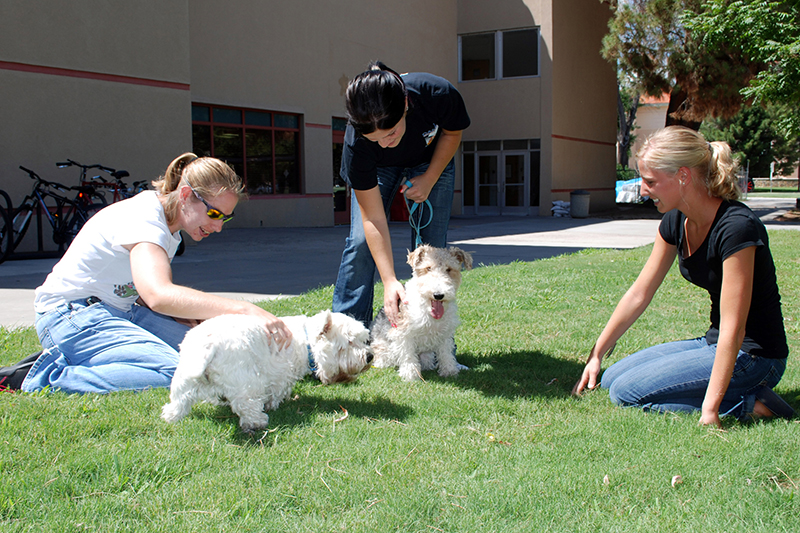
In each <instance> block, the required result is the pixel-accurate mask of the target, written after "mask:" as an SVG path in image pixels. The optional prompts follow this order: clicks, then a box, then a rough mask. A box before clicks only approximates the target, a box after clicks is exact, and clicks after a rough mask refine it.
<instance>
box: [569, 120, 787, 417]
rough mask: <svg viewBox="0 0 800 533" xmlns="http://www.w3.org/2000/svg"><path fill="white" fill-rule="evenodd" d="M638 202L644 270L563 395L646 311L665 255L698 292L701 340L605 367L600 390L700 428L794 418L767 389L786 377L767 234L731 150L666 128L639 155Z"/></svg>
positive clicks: (582, 383)
mask: <svg viewBox="0 0 800 533" xmlns="http://www.w3.org/2000/svg"><path fill="white" fill-rule="evenodd" d="M637 158H638V162H639V171H640V173H641V175H642V195H643V196H649V197H650V198H651V199H652V200H653V202H654V203H655V205H656V206H657V208H658V210H659V212H661V213H666V214H665V215H664V217H663V219H662V221H661V225H660V227H659V233H658V235H657V236H656V240H655V244H654V245H653V251H652V252H651V254H650V258H649V259H648V260H647V263H646V264H645V266H644V268H643V269H642V272H641V273H640V274H639V277H638V278H637V279H636V281H635V282H634V284H633V285H632V286H631V288H630V289H628V292H626V293H625V295H624V296H623V297H622V299H621V300H620V302H619V303H618V304H617V307H616V309H615V310H614V313H613V314H612V315H611V318H610V319H609V321H608V323H607V324H606V326H605V328H604V329H603V332H602V333H601V334H600V337H599V338H598V339H597V342H596V343H595V345H594V347H593V348H592V351H591V353H590V355H589V359H588V361H587V363H586V368H585V369H584V371H583V375H582V376H581V379H580V380H579V381H578V383H576V384H575V388H574V389H573V393H575V394H579V393H580V392H581V391H583V390H584V388H587V387H588V388H590V389H592V388H594V387H595V386H596V385H597V378H598V376H599V374H600V364H601V361H602V358H603V356H604V354H608V353H610V352H611V351H612V350H613V348H614V346H615V344H616V342H617V340H618V339H619V338H620V337H621V336H622V335H623V334H624V333H625V331H627V329H628V328H629V327H630V326H631V325H633V323H634V322H635V321H636V319H637V318H638V317H639V316H640V315H641V314H642V313H643V312H644V310H645V309H646V308H647V306H648V305H649V303H650V301H651V300H652V298H653V295H654V294H655V292H656V290H657V289H658V287H659V286H660V285H661V283H662V281H663V280H664V277H665V276H666V275H667V272H668V271H669V269H670V267H671V265H672V263H673V261H674V260H675V257H676V256H677V257H678V263H679V266H680V271H681V274H682V275H683V277H684V278H686V279H687V280H688V281H689V282H691V283H693V284H695V285H697V286H699V287H702V288H703V289H705V290H706V291H708V293H709V296H710V297H711V315H710V319H711V324H710V327H709V329H708V330H707V331H706V333H705V336H703V337H700V338H698V339H693V340H684V341H676V342H670V343H666V344H661V345H658V346H653V347H650V348H647V349H644V350H642V351H640V352H637V353H635V354H633V355H630V356H629V357H626V358H625V359H622V360H621V361H619V362H617V363H615V364H614V365H612V366H611V367H610V368H608V369H607V370H606V371H605V373H604V374H603V378H602V382H601V385H602V386H603V387H604V388H608V389H609V394H610V396H611V399H612V401H614V402H615V403H617V404H619V405H623V406H636V407H642V408H644V409H649V410H654V411H695V410H699V411H701V415H700V423H701V424H704V425H705V424H711V425H716V426H720V416H721V415H733V416H736V417H737V418H739V419H746V418H748V417H751V416H753V415H755V416H762V417H771V416H776V415H777V416H783V417H786V418H789V417H791V416H793V414H794V412H793V410H792V408H791V407H790V406H789V405H788V404H786V403H785V402H784V401H783V400H782V399H781V398H780V397H779V396H778V395H777V394H775V393H774V392H773V391H772V387H774V386H775V385H776V384H777V383H778V381H779V380H780V378H781V376H782V375H783V372H784V370H785V368H786V357H787V355H788V347H787V345H786V334H785V332H784V329H783V317H782V314H781V302H780V295H779V293H778V285H777V283H776V277H775V265H774V263H773V261H772V255H771V253H770V250H769V240H768V236H767V231H766V228H765V227H764V225H763V224H762V223H761V221H760V220H759V219H758V217H757V216H756V215H755V214H753V212H752V211H751V210H750V209H749V208H748V207H747V206H746V205H744V204H742V203H740V202H738V201H736V199H737V198H738V197H739V194H740V193H739V188H738V180H737V178H736V173H735V164H734V162H733V160H732V158H731V151H730V147H729V146H728V145H727V144H726V143H723V142H715V143H708V142H707V141H706V140H705V138H703V136H702V135H701V134H699V133H697V132H696V131H693V130H690V129H688V128H683V127H678V126H672V127H668V128H665V129H663V130H660V131H658V132H656V133H655V134H653V135H652V136H651V137H650V138H649V139H648V140H647V142H645V144H644V146H643V147H642V148H641V150H640V151H639V153H638V155H637Z"/></svg>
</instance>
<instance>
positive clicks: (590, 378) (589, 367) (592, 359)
mask: <svg viewBox="0 0 800 533" xmlns="http://www.w3.org/2000/svg"><path fill="white" fill-rule="evenodd" d="M601 362H602V361H601V359H600V357H599V356H595V355H594V354H593V355H590V356H589V360H588V361H587V362H586V366H585V367H584V368H583V374H581V379H579V380H578V382H577V383H576V384H575V386H574V387H572V394H573V396H580V394H581V392H583V390H584V389H586V388H588V389H594V388H595V387H597V377H598V376H599V375H600V363H601Z"/></svg>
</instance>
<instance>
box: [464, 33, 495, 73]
mask: <svg viewBox="0 0 800 533" xmlns="http://www.w3.org/2000/svg"><path fill="white" fill-rule="evenodd" d="M494 41H495V34H494V32H492V33H480V34H476V35H462V36H461V79H462V80H488V79H494V77H495V68H494V63H495V57H494V56H495V53H494Z"/></svg>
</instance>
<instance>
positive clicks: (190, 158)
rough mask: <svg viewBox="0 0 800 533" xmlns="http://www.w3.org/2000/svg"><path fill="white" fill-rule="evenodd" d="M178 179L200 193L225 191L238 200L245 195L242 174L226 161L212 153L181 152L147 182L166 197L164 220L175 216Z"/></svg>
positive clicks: (172, 220)
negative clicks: (211, 155)
mask: <svg viewBox="0 0 800 533" xmlns="http://www.w3.org/2000/svg"><path fill="white" fill-rule="evenodd" d="M181 183H185V184H187V185H189V186H190V187H191V188H192V189H194V190H195V191H197V193H198V194H199V195H200V196H203V197H206V196H216V195H217V194H219V193H221V192H225V191H229V192H232V193H234V194H236V196H238V197H239V199H240V200H241V199H243V198H245V197H246V196H247V194H246V193H245V190H244V183H242V178H240V177H239V176H237V175H236V172H234V170H233V169H232V168H231V167H230V166H228V164H227V163H224V162H223V161H220V160H219V159H215V158H213V157H197V156H196V155H194V154H192V153H185V154H183V155H180V156H178V157H176V158H175V159H174V160H173V161H172V163H170V164H169V166H168V167H167V170H166V172H164V175H163V176H160V177H159V178H158V179H156V180H153V181H152V183H151V184H152V185H153V187H154V188H155V190H156V192H158V194H160V195H161V196H164V197H166V202H165V203H164V212H165V214H166V215H167V224H172V223H173V222H175V220H176V218H177V216H178V205H179V199H180V193H179V191H178V189H179V188H180V186H181Z"/></svg>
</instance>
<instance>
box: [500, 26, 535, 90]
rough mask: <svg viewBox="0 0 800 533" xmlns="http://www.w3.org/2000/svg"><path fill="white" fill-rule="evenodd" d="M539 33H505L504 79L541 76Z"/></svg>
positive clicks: (523, 31)
mask: <svg viewBox="0 0 800 533" xmlns="http://www.w3.org/2000/svg"><path fill="white" fill-rule="evenodd" d="M538 58H539V32H538V31H537V30H535V29H529V30H514V31H504V32H503V77H504V78H518V77H520V76H536V75H537V74H539V65H538V63H539V61H538Z"/></svg>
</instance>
